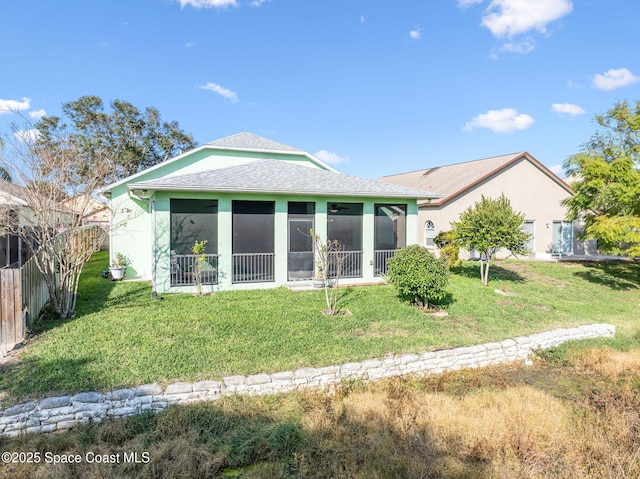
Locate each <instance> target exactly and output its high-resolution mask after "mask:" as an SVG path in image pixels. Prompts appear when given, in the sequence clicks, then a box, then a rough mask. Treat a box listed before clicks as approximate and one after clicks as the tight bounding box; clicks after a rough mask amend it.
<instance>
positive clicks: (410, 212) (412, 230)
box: [407, 201, 424, 246]
mask: <svg viewBox="0 0 640 479" xmlns="http://www.w3.org/2000/svg"><path fill="white" fill-rule="evenodd" d="M419 228H420V225H419V224H418V204H417V203H416V202H415V201H408V204H407V246H409V245H412V244H424V243H419V242H418V238H419Z"/></svg>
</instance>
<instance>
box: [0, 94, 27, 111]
mask: <svg viewBox="0 0 640 479" xmlns="http://www.w3.org/2000/svg"><path fill="white" fill-rule="evenodd" d="M29 108H31V99H30V98H25V97H22V101H20V100H3V99H1V98H0V115H1V114H3V113H11V112H16V111H22V110H28V109H29Z"/></svg>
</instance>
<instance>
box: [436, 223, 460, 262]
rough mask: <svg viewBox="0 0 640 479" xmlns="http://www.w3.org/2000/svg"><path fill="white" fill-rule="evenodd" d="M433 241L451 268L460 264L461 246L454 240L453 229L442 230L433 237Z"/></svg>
mask: <svg viewBox="0 0 640 479" xmlns="http://www.w3.org/2000/svg"><path fill="white" fill-rule="evenodd" d="M433 242H434V243H435V244H436V246H437V247H438V248H439V249H440V256H442V257H444V258H445V259H446V260H447V265H448V266H449V268H453V267H455V266H460V265H461V264H462V261H460V258H459V255H460V247H459V246H458V245H457V244H456V243H455V242H454V240H453V231H451V230H449V231H441V232H440V233H438V234H437V235H436V237H435V238H434V239H433Z"/></svg>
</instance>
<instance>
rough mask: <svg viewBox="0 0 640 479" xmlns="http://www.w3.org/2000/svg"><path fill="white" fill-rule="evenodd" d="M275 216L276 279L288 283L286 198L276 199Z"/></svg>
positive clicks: (281, 282) (278, 281)
mask: <svg viewBox="0 0 640 479" xmlns="http://www.w3.org/2000/svg"><path fill="white" fill-rule="evenodd" d="M275 212H276V214H275V218H274V225H273V228H274V236H275V243H274V253H275V259H274V269H275V271H274V278H273V279H274V281H275V283H276V284H287V281H288V279H289V278H288V276H289V275H288V251H289V237H288V236H289V232H288V227H287V217H288V202H287V200H286V199H282V198H279V199H276V209H275Z"/></svg>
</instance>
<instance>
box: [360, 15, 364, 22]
mask: <svg viewBox="0 0 640 479" xmlns="http://www.w3.org/2000/svg"><path fill="white" fill-rule="evenodd" d="M360 23H364V15H360Z"/></svg>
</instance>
